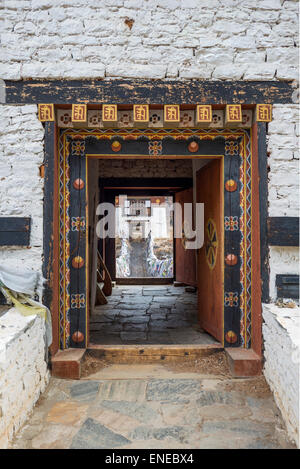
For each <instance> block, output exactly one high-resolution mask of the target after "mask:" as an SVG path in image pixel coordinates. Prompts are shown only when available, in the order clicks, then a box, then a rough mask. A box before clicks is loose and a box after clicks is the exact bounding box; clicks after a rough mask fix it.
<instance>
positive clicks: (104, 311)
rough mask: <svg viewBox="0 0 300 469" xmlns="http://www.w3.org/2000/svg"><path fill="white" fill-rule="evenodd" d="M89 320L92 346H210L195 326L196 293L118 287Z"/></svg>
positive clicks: (167, 288) (178, 289)
mask: <svg viewBox="0 0 300 469" xmlns="http://www.w3.org/2000/svg"><path fill="white" fill-rule="evenodd" d="M107 300H108V304H107V305H103V306H97V307H96V308H95V311H94V314H93V315H92V316H91V319H90V342H91V343H93V344H103V345H118V344H190V345H191V344H213V343H217V342H216V340H214V339H213V338H212V337H211V336H210V335H209V334H206V333H205V332H204V331H201V330H200V329H199V326H198V324H197V293H192V292H186V291H185V288H184V287H174V286H173V285H161V286H159V285H157V286H156V285H152V286H143V285H128V286H127V285H126V286H124V285H123V286H122V285H117V286H116V287H115V288H113V293H112V296H110V297H108V298H107Z"/></svg>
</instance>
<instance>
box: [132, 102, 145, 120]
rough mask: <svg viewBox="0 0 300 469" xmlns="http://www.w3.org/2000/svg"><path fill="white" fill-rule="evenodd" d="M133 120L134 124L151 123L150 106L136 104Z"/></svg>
mask: <svg viewBox="0 0 300 469" xmlns="http://www.w3.org/2000/svg"><path fill="white" fill-rule="evenodd" d="M133 120H134V122H148V121H149V105H148V104H134V105H133Z"/></svg>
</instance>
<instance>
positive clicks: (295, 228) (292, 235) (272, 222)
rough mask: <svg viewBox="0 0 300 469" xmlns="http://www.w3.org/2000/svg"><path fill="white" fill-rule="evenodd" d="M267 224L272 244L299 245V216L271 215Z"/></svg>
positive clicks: (269, 240) (269, 239)
mask: <svg viewBox="0 0 300 469" xmlns="http://www.w3.org/2000/svg"><path fill="white" fill-rule="evenodd" d="M267 226H268V243H269V244H270V245H271V246H299V217H269V218H268V222H267Z"/></svg>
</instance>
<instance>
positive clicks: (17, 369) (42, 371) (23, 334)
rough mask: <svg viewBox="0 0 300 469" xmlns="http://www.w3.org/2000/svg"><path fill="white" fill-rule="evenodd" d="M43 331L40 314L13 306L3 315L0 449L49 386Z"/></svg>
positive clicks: (0, 325) (0, 331)
mask: <svg viewBox="0 0 300 469" xmlns="http://www.w3.org/2000/svg"><path fill="white" fill-rule="evenodd" d="M44 335H45V322H44V320H43V319H42V318H40V317H39V316H27V317H24V316H22V315H20V314H19V313H18V312H17V311H16V309H15V308H11V309H10V310H9V311H8V312H7V313H5V314H4V315H3V316H1V317H0V449H5V448H7V447H8V445H9V442H10V441H11V439H12V438H13V436H14V434H15V433H16V432H17V431H18V429H19V428H20V427H21V426H22V425H23V424H24V423H25V421H26V420H27V418H28V416H29V414H30V412H31V410H32V409H33V407H34V405H35V403H36V402H37V400H38V398H39V396H40V394H41V393H42V392H43V391H44V390H45V388H46V386H47V383H48V380H49V371H48V369H47V363H46V361H45V339H44Z"/></svg>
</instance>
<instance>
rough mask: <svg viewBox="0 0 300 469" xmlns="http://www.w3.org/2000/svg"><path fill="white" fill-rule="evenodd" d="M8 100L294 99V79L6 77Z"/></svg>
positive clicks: (223, 101) (227, 101) (206, 101)
mask: <svg viewBox="0 0 300 469" xmlns="http://www.w3.org/2000/svg"><path fill="white" fill-rule="evenodd" d="M5 85H6V86H5V93H4V95H6V103H7V104H29V103H35V104H38V103H54V104H74V103H89V104H100V103H115V104H174V103H176V104H192V105H195V104H236V103H238V104H256V103H268V104H273V103H282V104H285V103H292V102H293V101H292V94H293V92H294V87H293V84H292V82H291V81H289V82H284V81H244V80H240V81H211V80H207V81H206V80H191V81H184V80H174V81H170V80H136V79H132V80H22V81H13V80H6V81H5Z"/></svg>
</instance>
